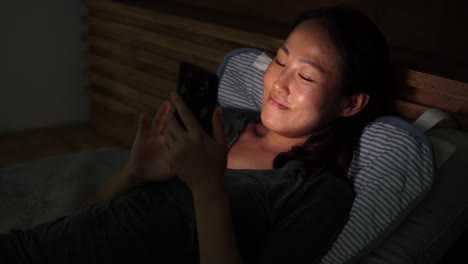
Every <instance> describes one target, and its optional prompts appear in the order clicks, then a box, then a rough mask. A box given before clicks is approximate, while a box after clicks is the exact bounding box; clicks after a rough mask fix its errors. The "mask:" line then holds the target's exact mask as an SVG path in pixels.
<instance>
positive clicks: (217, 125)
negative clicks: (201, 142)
mask: <svg viewBox="0 0 468 264" xmlns="http://www.w3.org/2000/svg"><path fill="white" fill-rule="evenodd" d="M213 138H214V139H215V140H216V142H218V143H220V144H223V146H224V145H226V135H225V134H224V117H223V111H222V110H221V107H216V109H215V111H214V112H213Z"/></svg>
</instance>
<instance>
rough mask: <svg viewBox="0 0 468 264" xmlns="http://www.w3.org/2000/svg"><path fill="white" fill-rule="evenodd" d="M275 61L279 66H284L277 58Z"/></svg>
mask: <svg viewBox="0 0 468 264" xmlns="http://www.w3.org/2000/svg"><path fill="white" fill-rule="evenodd" d="M275 62H276V64H278V65H279V66H281V67H284V66H285V64H284V63H281V62H279V60H278V59H275Z"/></svg>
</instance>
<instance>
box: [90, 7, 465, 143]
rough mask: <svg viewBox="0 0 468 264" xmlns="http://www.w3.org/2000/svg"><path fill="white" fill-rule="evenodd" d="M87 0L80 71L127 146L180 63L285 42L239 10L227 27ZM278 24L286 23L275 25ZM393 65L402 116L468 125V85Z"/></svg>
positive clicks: (209, 62) (100, 117)
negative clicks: (445, 118) (433, 115)
mask: <svg viewBox="0 0 468 264" xmlns="http://www.w3.org/2000/svg"><path fill="white" fill-rule="evenodd" d="M84 2H85V3H86V5H87V6H88V9H89V12H88V14H87V15H86V16H84V18H83V20H84V22H85V23H86V25H87V28H88V30H87V34H85V35H84V36H83V40H84V41H85V42H87V43H88V47H89V48H88V51H87V52H86V54H85V58H86V60H87V61H88V64H89V68H88V70H87V71H86V73H85V74H86V76H87V78H88V79H89V80H90V82H91V86H90V88H89V95H90V97H91V99H92V102H93V104H92V105H93V110H92V115H93V124H94V125H95V126H96V127H97V128H98V129H99V130H100V131H102V132H104V133H109V135H113V136H114V137H115V138H117V139H118V140H119V141H120V142H124V143H125V144H127V145H128V144H131V141H132V140H133V137H134V132H135V131H136V123H137V119H138V114H139V113H140V112H142V111H150V112H153V113H154V112H155V111H156V109H157V107H158V106H159V104H160V103H161V102H162V101H163V100H167V99H168V97H169V93H170V92H171V91H173V90H175V88H176V82H177V73H178V65H179V63H180V61H183V60H186V61H189V62H192V63H194V64H197V65H200V66H202V67H204V68H206V69H208V70H210V71H212V72H215V71H216V69H217V66H218V64H219V62H220V61H221V60H222V58H223V57H224V56H225V55H226V54H227V52H229V51H231V50H233V49H235V48H239V47H246V46H249V47H256V48H258V49H261V50H265V51H267V52H270V53H272V52H273V53H274V52H275V51H276V49H277V48H278V47H279V46H280V45H281V43H282V41H283V40H282V38H281V37H280V35H281V34H279V33H278V32H274V30H273V29H272V28H271V23H270V27H268V23H265V24H262V23H261V22H259V23H258V24H256V25H254V24H249V23H251V22H249V20H248V18H245V17H242V16H239V17H237V20H236V18H234V19H231V20H232V21H230V23H231V26H228V25H227V24H226V23H217V22H215V20H213V18H214V17H216V16H219V14H218V13H216V14H215V13H213V12H212V13H211V15H210V13H209V10H205V11H200V12H199V13H200V14H204V15H205V16H203V17H201V18H200V17H198V18H194V17H193V16H192V15H181V13H183V10H182V9H183V8H179V6H177V8H175V9H174V6H173V7H172V8H173V9H172V10H171V9H170V7H169V6H168V5H165V6H156V7H155V6H153V5H151V6H150V7H148V6H141V5H137V4H135V3H131V4H126V3H122V2H116V1H111V0H102V1H91V0H85V1H84ZM129 3H130V2H129ZM203 12H208V13H203ZM237 22H238V23H237ZM236 23H237V24H236ZM248 25H252V26H251V28H249V27H248ZM281 30H284V27H283V28H282V27H279V28H278V31H281ZM267 32H270V33H267ZM395 66H396V68H397V69H398V72H399V74H398V82H399V85H400V87H402V89H401V93H400V94H399V99H398V100H397V101H395V106H396V108H397V109H398V112H399V114H400V115H402V116H404V117H407V118H409V119H414V118H416V117H418V116H419V115H420V114H421V113H422V112H423V111H425V110H427V109H428V108H430V107H437V108H439V109H442V110H444V111H447V112H449V113H450V114H452V115H453V116H454V117H455V118H456V119H457V122H458V123H459V124H460V126H461V127H463V128H464V129H466V130H468V121H467V120H468V86H467V83H465V82H461V81H455V80H450V79H447V78H443V77H439V76H435V75H431V74H428V73H424V72H421V71H416V70H413V69H407V68H405V67H402V66H401V65H395Z"/></svg>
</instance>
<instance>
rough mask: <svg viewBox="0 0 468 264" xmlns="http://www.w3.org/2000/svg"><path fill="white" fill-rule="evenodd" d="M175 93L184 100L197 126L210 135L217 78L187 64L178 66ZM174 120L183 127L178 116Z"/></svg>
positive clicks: (182, 63) (216, 92)
mask: <svg viewBox="0 0 468 264" xmlns="http://www.w3.org/2000/svg"><path fill="white" fill-rule="evenodd" d="M177 93H178V94H179V95H180V96H181V97H182V98H183V99H184V101H185V103H186V105H187V106H188V107H189V108H190V110H191V111H192V113H193V114H194V116H195V118H196V119H197V120H198V122H199V124H200V125H201V126H202V127H203V129H205V131H206V132H207V133H208V134H209V135H211V133H212V130H213V128H212V116H213V112H214V110H215V107H216V100H217V96H218V76H216V74H214V73H211V72H209V71H207V70H205V69H203V68H201V67H199V66H196V65H194V64H191V63H189V62H181V63H180V65H179V81H178V84H177ZM175 115H176V118H177V119H178V120H179V122H180V123H181V124H182V125H183V126H184V128H185V125H184V124H183V122H182V120H181V118H180V116H179V114H178V113H177V112H176V113H175Z"/></svg>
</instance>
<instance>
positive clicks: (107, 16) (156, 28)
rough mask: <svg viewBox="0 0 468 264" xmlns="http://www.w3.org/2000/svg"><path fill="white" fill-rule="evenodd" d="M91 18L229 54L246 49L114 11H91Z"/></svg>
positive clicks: (240, 45) (198, 33)
mask: <svg viewBox="0 0 468 264" xmlns="http://www.w3.org/2000/svg"><path fill="white" fill-rule="evenodd" d="M108 12H109V13H108ZM88 16H89V17H97V18H99V19H101V20H105V21H110V22H116V23H120V24H125V25H129V26H132V27H135V28H139V29H143V30H146V31H148V32H154V33H157V34H161V35H165V36H170V37H173V38H176V39H180V40H186V41H189V42H192V43H197V44H200V45H202V46H209V47H213V48H217V49H219V50H222V51H224V52H228V51H231V50H234V49H237V48H240V47H244V46H245V45H243V44H239V43H234V42H231V41H228V40H225V39H220V38H214V37H211V36H208V35H205V34H203V32H200V31H190V30H187V29H186V28H180V27H179V28H178V27H173V26H172V25H170V24H159V23H152V22H150V21H147V20H142V19H141V17H140V16H135V17H129V16H122V15H120V14H119V13H118V12H117V13H116V12H113V11H112V10H106V12H102V11H99V10H97V11H96V10H94V9H90V11H89V12H88Z"/></svg>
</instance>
